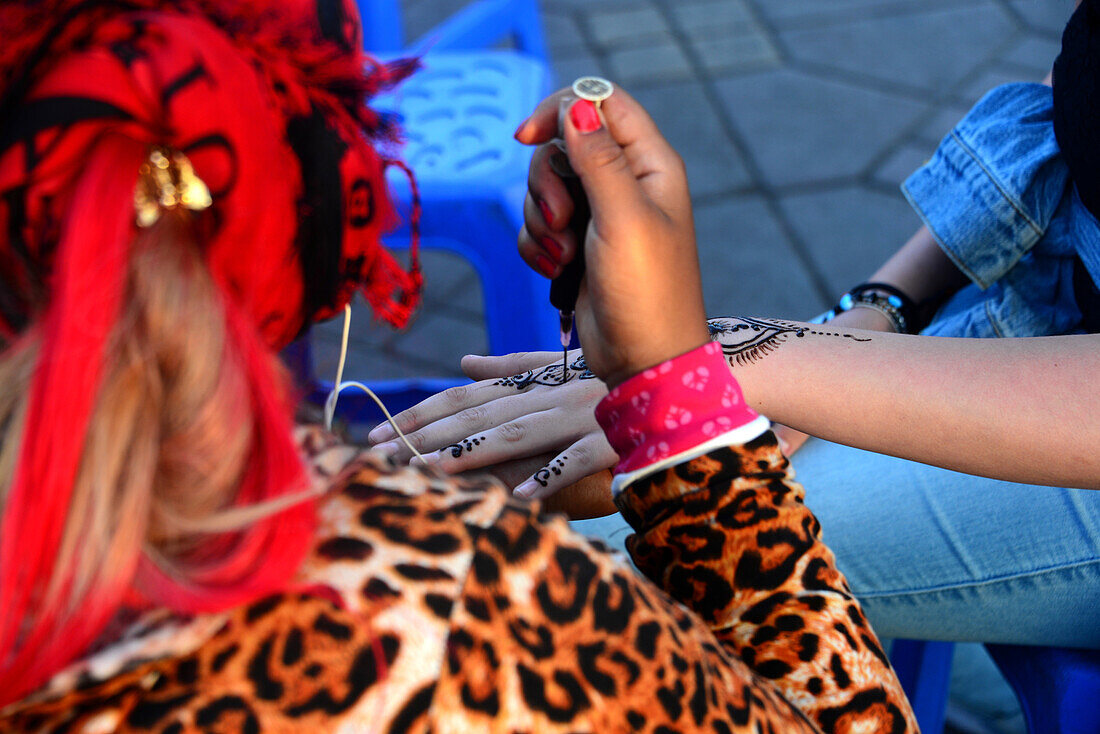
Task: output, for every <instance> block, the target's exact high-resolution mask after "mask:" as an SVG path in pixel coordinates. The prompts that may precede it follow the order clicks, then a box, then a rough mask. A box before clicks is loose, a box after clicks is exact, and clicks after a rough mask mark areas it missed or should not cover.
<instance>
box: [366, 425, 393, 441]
mask: <svg viewBox="0 0 1100 734" xmlns="http://www.w3.org/2000/svg"><path fill="white" fill-rule="evenodd" d="M388 438H393V429H392V428H390V424H389V423H379V424H378V425H377V426H375V427H374V428H372V429H370V433H368V434H367V440H368V441H370V442H371V443H378V442H379V441H385V440H386V439H388Z"/></svg>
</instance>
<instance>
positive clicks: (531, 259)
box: [516, 225, 562, 278]
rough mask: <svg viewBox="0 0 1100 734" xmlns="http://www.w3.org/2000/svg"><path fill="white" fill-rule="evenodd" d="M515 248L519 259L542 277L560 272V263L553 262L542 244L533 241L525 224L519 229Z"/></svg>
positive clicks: (553, 275) (548, 276)
mask: <svg viewBox="0 0 1100 734" xmlns="http://www.w3.org/2000/svg"><path fill="white" fill-rule="evenodd" d="M516 249H517V250H518V252H519V256H520V259H521V260H523V262H525V263H527V265H528V266H530V268H531V269H532V270H534V271H535V272H536V273H538V274H539V275H542V276H543V277H544V278H556V277H557V276H558V274H559V273H561V269H562V268H561V264H560V263H557V262H554V260H553V258H551V257H550V256H549V254H548V253H547V252H546V250H545V249H544V248H543V246H542V245H540V244H539V243H537V242H535V239H534V237H532V236H531V233H530V232H528V231H527V227H526V225H525V226H524V227H523V229H521V230H520V231H519V240H518V244H517V245H516Z"/></svg>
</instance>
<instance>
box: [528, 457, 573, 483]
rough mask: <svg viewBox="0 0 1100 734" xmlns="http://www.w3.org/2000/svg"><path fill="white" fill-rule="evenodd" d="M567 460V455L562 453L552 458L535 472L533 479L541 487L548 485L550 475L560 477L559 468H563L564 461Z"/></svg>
mask: <svg viewBox="0 0 1100 734" xmlns="http://www.w3.org/2000/svg"><path fill="white" fill-rule="evenodd" d="M567 461H569V456H568V455H567V454H562V455H561V456H559V457H558V458H556V459H554V460H553V461H551V462H550V463H549V464H547V465H546V466H544V467H542V468H541V469H539V470H538V471H537V472H535V476H534V477H533V478H534V480H535V481H536V482H538V483H539V484H541V485H542V486H543V487H546V486H549V484H550V476H551V475H554V476H558V477H560V476H561V470H562V469H564V468H565V462H567Z"/></svg>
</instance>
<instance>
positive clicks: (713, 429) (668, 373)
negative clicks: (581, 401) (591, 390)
mask: <svg viewBox="0 0 1100 734" xmlns="http://www.w3.org/2000/svg"><path fill="white" fill-rule="evenodd" d="M596 421H597V422H598V423H599V425H600V427H601V428H602V429H603V431H604V434H605V435H606V436H607V440H608V442H609V443H610V444H611V447H612V449H614V450H615V453H617V454H618V455H619V464H618V465H617V466H616V468H615V473H616V475H624V474H626V475H629V474H635V473H637V472H638V471H641V470H644V469H646V468H648V467H651V466H653V465H655V464H660V463H662V462H666V461H675V460H676V459H677V458H679V457H681V456H683V455H684V454H685V453H690V452H691V451H692V450H693V449H696V448H699V447H700V446H702V447H703V449H704V450H709V449H708V445H709V444H708V442H713V441H719V442H722V441H726V444H723V445H728V443H733V442H736V441H746V440H751V439H752V438H754V437H755V436H757V435H759V434H760V433H762V432H763V431H764V430H766V428H767V420H766V419H761V418H760V416H759V415H758V414H757V413H756V412H755V411H753V410H752V409H751V408H750V407H749V406H748V404H747V403H746V402H745V399H744V396H743V395H742V393H741V388H740V386H739V385H738V384H737V380H736V379H735V378H734V377H733V375H732V374H731V373H730V371H729V368H728V365H727V363H726V360H725V357H724V355H723V352H722V347H721V345H720V344H717V343H714V342H710V341H708V342H707V343H706V344H705V345H703V346H701V347H697V348H695V349H693V350H691V351H689V352H687V353H685V354H681V355H679V356H677V357H675V358H673V359H670V360H667V361H665V362H662V363H660V364H657V365H654V366H653V367H652V368H650V369H647V370H643V371H642V372H641V373H639V374H638V375H636V376H634V377H633V378H632V379H630V380H628V381H627V382H625V383H623V384H622V385H620V386H617V387H615V388H613V389H612V390H611V391H610V392H609V393H608V394H607V396H606V397H605V398H604V399H603V400H601V401H600V403H599V405H597V406H596ZM750 424H751V428H749V429H746V431H747V433H745V435H742V434H741V433H739V432H738V431H740V429H742V428H744V427H745V426H750ZM750 433H751V435H748V434H750ZM727 439H728V440H727ZM617 482H618V484H622V482H619V481H618V480H617Z"/></svg>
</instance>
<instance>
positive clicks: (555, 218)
mask: <svg viewBox="0 0 1100 734" xmlns="http://www.w3.org/2000/svg"><path fill="white" fill-rule="evenodd" d="M555 158H565V152H564V151H562V149H561V148H559V147H558V146H557V145H554V144H547V145H543V146H541V147H539V148H538V149H537V150H535V152H534V154H533V155H532V156H531V166H530V168H528V170H527V190H528V191H529V192H531V196H532V198H534V200H535V204H536V205H538V208H539V212H540V213H541V214H542V218H543V220H544V221H545V222H546V225H547V226H548V227H549V228H550V229H551V230H553V231H560V230H563V229H565V227H566V226H567V225H568V224H569V220H570V219H571V218H572V217H573V198H572V197H571V196H570V195H569V190H568V189H567V188H566V187H565V184H564V183H562V180H561V177H560V176H559V175H558V174H557V173H555V171H554V164H553V163H552V161H553V160H554V159H555ZM559 165H560V164H559Z"/></svg>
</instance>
